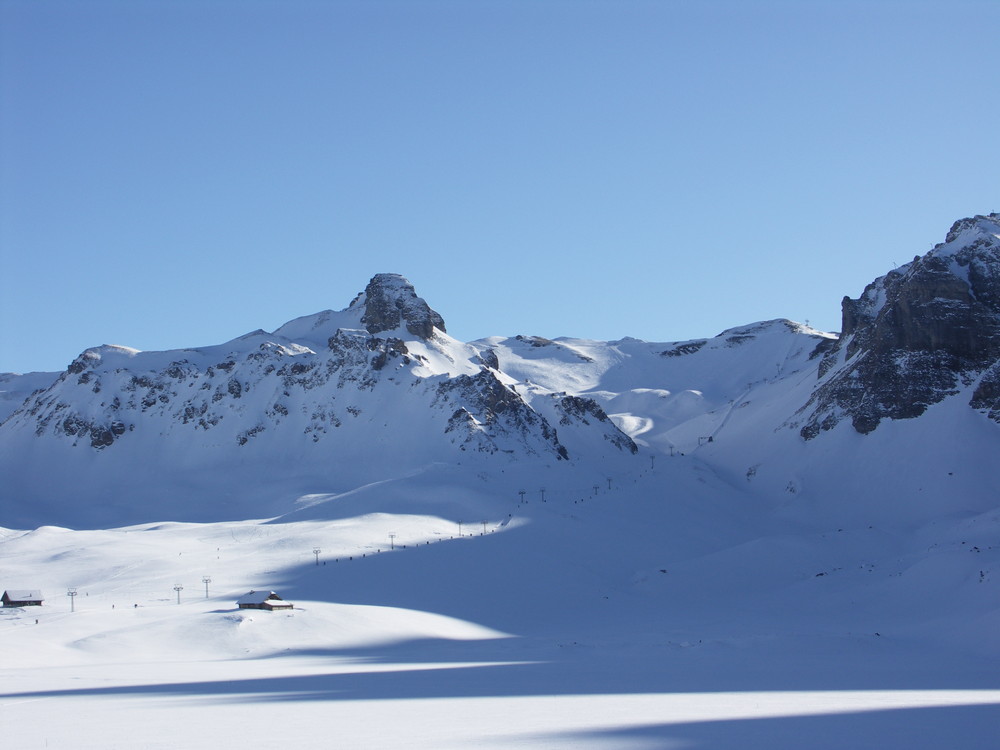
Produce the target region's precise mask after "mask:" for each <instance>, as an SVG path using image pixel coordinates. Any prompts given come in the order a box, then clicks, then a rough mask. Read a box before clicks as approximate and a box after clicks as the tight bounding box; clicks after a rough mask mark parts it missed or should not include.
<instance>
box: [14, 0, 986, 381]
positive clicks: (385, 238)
mask: <svg viewBox="0 0 1000 750" xmlns="http://www.w3.org/2000/svg"><path fill="white" fill-rule="evenodd" d="M998 21H1000V3H996V2H970V1H968V0H966V1H962V0H950V1H949V2H920V1H919V0H913V1H910V2H875V1H869V2H851V1H850V0H846V1H845V0H841V1H840V2H808V1H800V2H778V1H770V2H764V1H761V2H753V0H742V1H740V2H723V1H721V0H720V1H712V0H707V1H703V2H681V1H677V2H668V1H664V2H640V1H638V0H637V1H634V2H630V1H629V0H616V1H614V2H610V1H609V2H594V1H590V2H586V1H583V0H580V1H578V2H557V1H555V0H552V1H550V2H544V1H542V0H535V1H533V2H527V1H525V2H517V1H514V0H510V1H507V2H499V1H492V2H486V1H484V2H468V1H465V2H457V1H456V2H449V1H446V0H440V1H435V2H430V1H428V2H420V1H419V0H411V1H409V2H388V1H383V0H365V1H364V2H361V1H359V2H347V1H344V2H334V1H331V2H307V1H305V0H282V1H281V2H278V1H274V2H262V1H260V0H257V1H253V0H243V1H241V2H236V1H233V2H222V1H216V2H213V1H212V0H199V1H198V2H185V1H184V0H179V1H171V2H160V1H157V0H147V1H145V2H134V1H132V0H122V1H121V2H108V1H106V0H89V1H88V2H86V3H81V2H56V1H55V0H53V1H46V0H31V1H30V2H20V1H14V0H0V269H2V277H0V278H2V292H0V344H2V345H0V371H15V372H26V371H30V370H59V369H63V368H64V367H65V366H66V365H67V364H68V363H69V362H70V361H71V360H72V359H73V358H74V357H75V356H76V355H77V354H79V352H81V351H82V350H83V349H85V348H87V347H89V346H95V345H99V344H104V343H111V344H124V345H128V346H134V347H136V348H139V349H168V348H179V347H185V346H199V345H207V344H214V343H220V342H222V341H225V340H228V339H230V338H234V337H236V336H238V335H241V334H243V333H246V332H247V331H250V330H253V329H256V328H264V329H267V330H273V329H275V328H277V327H278V326H279V325H281V324H282V323H283V322H285V321H286V320H289V319H291V318H294V317H297V316H299V315H305V314H310V313H313V312H317V311H319V310H323V309H327V308H332V309H341V308H343V307H345V306H346V305H347V304H348V303H349V302H350V300H351V299H352V298H353V296H354V295H355V294H356V293H357V292H358V291H360V290H361V289H363V288H364V286H365V284H366V283H367V281H368V279H369V278H370V277H371V276H372V275H373V274H375V273H378V272H383V271H389V272H395V273H401V274H403V275H405V276H407V277H408V278H409V279H410V280H411V281H413V283H414V284H415V285H416V288H417V291H418V292H419V293H420V294H421V295H422V296H424V297H425V298H426V299H427V301H428V302H429V303H430V304H431V305H432V306H433V307H434V308H435V309H437V310H438V311H439V312H440V313H441V314H442V315H443V316H444V318H445V321H446V322H447V324H448V329H449V332H450V333H452V334H453V335H454V336H456V337H457V338H460V339H463V340H471V339H474V338H479V337H483V336H489V335H514V334H519V333H520V334H535V335H541V336H547V337H556V336H578V337H585V338H595V339H617V338H621V337H624V336H634V337H637V338H643V339H647V340H652V341H672V340H681V339H688V338H695V337H701V336H711V335H715V334H716V333H719V332H720V331H721V330H723V329H724V328H727V327H731V326H736V325H741V324H745V323H750V322H754V321H757V320H764V319H770V318H777V317H787V318H792V319H795V320H799V321H805V320H808V321H809V322H810V323H811V324H812V325H814V326H816V327H818V328H823V329H826V330H837V329H838V328H839V326H840V300H841V298H842V297H843V296H844V295H850V296H854V297H856V296H858V294H860V293H861V291H862V290H863V288H864V286H865V284H867V283H868V282H869V281H871V280H872V279H874V278H875V277H876V276H879V275H881V274H883V273H885V272H886V271H887V270H889V269H891V268H892V267H893V265H894V264H902V263H905V262H907V261H909V260H911V259H912V258H913V257H914V255H917V254H923V253H925V252H927V251H928V250H929V249H930V248H931V247H932V246H933V245H934V244H935V243H936V242H940V241H943V239H944V234H945V233H946V231H947V230H948V228H949V226H950V225H951V223H952V222H953V221H954V220H956V219H959V218H962V217H964V216H971V215H973V214H977V213H986V212H989V211H997V210H1000V194H998V193H1000V188H998V183H997V174H998V169H997V167H998V160H1000V150H998V149H997V142H998V137H997V134H998V132H1000V96H998V92H997V83H996V82H997V80H998V73H1000V70H998V63H997V61H996V55H995V53H994V50H993V43H992V41H991V39H992V37H991V34H992V32H993V31H994V30H995V29H996V28H997V25H998Z"/></svg>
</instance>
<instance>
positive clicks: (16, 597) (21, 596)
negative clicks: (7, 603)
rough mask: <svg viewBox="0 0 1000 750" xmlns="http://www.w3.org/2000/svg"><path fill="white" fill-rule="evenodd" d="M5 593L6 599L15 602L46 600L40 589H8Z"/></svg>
mask: <svg viewBox="0 0 1000 750" xmlns="http://www.w3.org/2000/svg"><path fill="white" fill-rule="evenodd" d="M3 593H4V597H6V598H7V599H10V600H11V601H15V602H34V601H39V602H40V601H41V600H42V599H43V598H44V597H43V596H42V592H41V591H39V590H38V589H7V590H6V591H5V592H3Z"/></svg>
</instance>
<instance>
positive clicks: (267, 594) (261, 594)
mask: <svg viewBox="0 0 1000 750" xmlns="http://www.w3.org/2000/svg"><path fill="white" fill-rule="evenodd" d="M269 599H273V600H275V601H279V602H280V601H283V599H282V598H281V597H280V596H278V595H277V594H275V593H274V592H273V591H249V592H247V593H246V594H244V595H243V596H241V597H240V598H239V599H237V600H236V603H237V604H263V603H264V602H266V601H268V600H269Z"/></svg>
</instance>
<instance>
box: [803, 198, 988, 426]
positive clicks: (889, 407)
mask: <svg viewBox="0 0 1000 750" xmlns="http://www.w3.org/2000/svg"><path fill="white" fill-rule="evenodd" d="M842 307H843V331H842V333H841V338H840V341H839V342H838V345H837V346H836V347H835V348H834V349H833V350H832V351H830V352H828V353H827V354H826V355H825V357H824V359H823V361H822V363H821V365H820V369H819V374H820V377H821V378H823V379H824V380H823V382H822V383H821V385H820V386H819V388H818V389H817V390H816V392H815V393H814V395H813V397H812V398H811V399H810V401H809V403H808V404H807V405H806V409H807V411H808V410H811V414H810V416H809V419H808V421H807V422H806V424H805V426H804V427H803V428H802V435H803V437H805V438H807V439H809V438H812V437H815V436H816V435H817V434H818V433H819V432H820V431H822V430H825V429H829V428H831V427H833V426H834V425H836V424H837V423H838V422H839V421H840V420H841V419H843V418H850V419H851V422H852V424H853V425H854V428H855V429H856V430H857V431H858V432H861V433H869V432H871V431H872V430H874V429H875V428H876V427H878V424H879V422H880V421H881V420H882V419H883V418H889V419H908V418H913V417H918V416H920V415H921V414H923V413H924V411H925V410H926V409H927V407H928V406H930V405H931V404H935V403H938V402H940V401H941V400H943V399H944V398H947V397H948V396H953V395H955V394H957V393H958V392H959V391H960V390H962V389H964V388H966V387H968V386H970V385H972V384H973V383H976V381H979V385H978V387H977V389H976V390H975V392H974V395H973V397H972V400H971V405H972V406H973V407H974V408H977V409H984V410H987V411H988V412H990V414H991V416H992V417H993V418H994V419H997V418H998V415H1000V401H998V396H1000V388H998V385H1000V373H998V367H997V362H998V359H1000V214H990V215H988V216H976V217H974V218H971V219H963V220H962V221H959V222H956V223H955V225H954V226H953V227H952V228H951V230H950V231H949V232H948V235H947V237H946V241H945V242H944V243H942V244H939V245H937V246H936V247H935V248H934V249H933V250H931V252H929V253H928V254H927V255H925V256H923V257H922V258H921V257H918V258H914V260H913V262H912V263H909V264H907V265H905V266H903V267H901V268H899V269H897V270H894V271H892V272H890V273H888V274H886V275H885V276H883V277H881V278H879V279H876V280H875V281H873V282H872V283H871V284H869V285H868V286H867V287H866V288H865V291H864V293H863V294H862V295H861V296H860V297H859V298H858V299H850V298H845V299H844V301H843V305H842Z"/></svg>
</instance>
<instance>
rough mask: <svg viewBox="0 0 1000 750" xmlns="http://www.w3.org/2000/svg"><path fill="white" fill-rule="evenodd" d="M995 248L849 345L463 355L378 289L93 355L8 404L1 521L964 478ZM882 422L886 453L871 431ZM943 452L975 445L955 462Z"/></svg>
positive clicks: (515, 341)
mask: <svg viewBox="0 0 1000 750" xmlns="http://www.w3.org/2000/svg"><path fill="white" fill-rule="evenodd" d="M998 236H1000V215H997V214H991V215H989V216H977V217H975V218H972V219H964V220H962V221H960V222H957V223H956V224H955V225H954V226H953V227H952V229H951V231H950V232H949V233H948V235H947V238H946V241H945V243H943V244H941V245H938V246H937V247H935V248H934V250H932V251H931V252H930V253H928V254H927V255H926V256H924V257H923V258H917V259H915V260H914V261H913V262H912V263H910V264H908V265H907V266H904V267H902V268H899V269H897V270H895V271H892V272H890V273H889V274H887V275H886V276H884V277H882V278H880V279H877V280H876V281H874V282H872V284H870V285H869V286H868V287H867V288H866V289H865V291H864V293H863V294H862V296H861V297H860V299H858V300H852V299H849V298H845V300H844V303H843V308H844V325H843V335H842V336H840V337H839V338H838V336H837V335H835V334H830V333H823V332H820V331H815V330H813V329H811V328H809V327H807V326H804V325H801V324H798V323H794V322H792V321H788V320H776V321H768V322H763V323H756V324H752V325H748V326H742V327H738V328H732V329H729V330H727V331H724V332H722V333H721V334H719V335H718V336H716V337H714V338H711V339H698V340H692V341H684V342H673V343H649V342H644V341H639V340H636V339H628V338H626V339H623V340H621V341H614V342H602V341H589V340H581V339H569V338H562V339H556V340H548V339H543V338H540V337H535V336H516V337H513V338H500V337H495V338H488V339H483V340H480V341H474V342H469V343H465V342H460V341H457V340H455V339H453V338H452V337H450V336H449V335H448V334H447V332H446V327H445V322H444V320H443V319H442V317H441V316H440V315H439V314H438V313H437V312H435V311H434V310H433V309H432V308H431V307H430V306H429V305H428V304H427V303H426V302H425V301H424V300H423V299H422V298H421V297H419V296H418V295H417V293H416V291H415V290H414V289H413V287H412V285H411V284H410V283H409V282H408V281H407V280H406V279H405V278H403V277H402V276H398V275H395V274H379V275H377V276H375V277H374V278H373V279H372V280H371V281H370V282H369V284H368V285H367V287H366V288H365V290H364V291H363V292H361V293H360V294H359V295H358V296H357V297H356V298H355V299H354V300H353V301H352V302H351V303H350V305H348V307H346V308H345V309H343V310H341V311H339V312H334V311H331V310H327V311H323V312H320V313H317V314H315V315H311V316H306V317H303V318H299V319H296V320H293V321H290V322H289V323H286V324H285V325H283V326H281V327H280V328H278V329H277V330H275V331H273V332H271V333H267V332H264V331H260V330H258V331H254V332H252V333H249V334H246V335H244V336H241V337H239V338H237V339H234V340H232V341H229V342H226V343H224V344H220V345H218V346H213V347H203V348H197V349H185V350H177V351H167V352H140V351H136V350H134V349H129V348H126V347H122V346H108V345H106V346H100V347H95V348H93V349H88V350H87V351H85V352H83V353H82V354H81V355H80V356H79V357H78V358H76V359H75V360H74V361H73V362H72V363H71V364H70V365H69V367H68V368H67V370H66V371H65V372H63V373H61V374H58V375H57V376H53V375H46V374H36V375H33V376H32V377H31V379H28V376H22V377H21V378H19V377H16V376H4V378H5V379H4V381H3V382H4V384H5V387H6V390H5V396H6V397H8V399H10V397H13V398H15V399H16V398H18V397H20V396H22V395H26V394H29V393H30V395H27V397H26V398H25V400H24V401H23V403H22V404H21V405H20V406H19V408H16V409H15V410H14V411H13V412H12V413H11V414H10V415H9V416H8V417H7V419H6V420H5V421H4V422H3V423H2V425H0V471H2V474H3V476H4V482H3V486H2V489H0V492H2V493H3V496H2V498H0V499H2V503H3V507H4V509H5V518H4V519H2V520H3V523H5V524H6V525H8V526H16V525H20V526H27V525H37V524H40V523H58V524H63V525H83V526H95V525H96V526H101V525H105V526H106V525H113V524H116V523H129V522H141V521H152V520H162V519H165V518H170V519H178V520H223V519H234V518H251V517H273V516H279V515H285V514H289V513H295V512H298V513H300V514H301V512H302V509H303V508H304V507H312V506H313V505H314V504H315V503H314V499H315V498H317V497H325V498H331V497H340V496H344V495H345V494H346V493H353V492H355V491H357V489H358V488H362V487H366V486H369V485H372V484H373V483H377V482H384V481H387V480H392V481H398V480H402V479H405V478H407V477H409V478H413V477H418V476H421V475H425V474H427V473H428V472H431V473H433V474H434V476H435V477H438V478H439V479H440V478H443V477H450V478H451V479H448V480H444V479H442V481H456V482H458V483H459V484H462V483H463V482H465V479H462V480H461V481H459V480H457V479H455V478H456V477H458V476H462V477H473V478H476V477H478V478H479V480H478V481H482V482H486V481H487V480H486V479H485V477H491V479H490V480H489V481H500V482H501V484H504V483H506V484H509V485H510V487H507V488H506V489H505V490H504V492H510V491H513V489H512V488H513V487H514V486H516V483H517V482H518V481H521V477H523V476H525V472H526V471H527V468H526V467H534V468H532V470H531V471H533V472H534V471H536V470H537V471H538V472H542V473H543V474H545V473H548V474H549V475H550V476H551V477H552V479H551V481H552V482H554V483H555V482H566V481H575V482H577V483H579V484H581V486H584V487H589V486H590V484H591V483H592V482H594V481H597V482H600V481H603V478H604V477H606V476H609V475H612V474H616V475H617V474H622V472H625V473H628V472H629V471H632V470H634V467H637V466H644V465H646V464H648V463H650V462H652V461H655V460H656V457H657V456H663V457H670V456H680V455H697V457H698V459H699V461H701V462H702V464H703V465H704V466H705V467H706V470H709V471H711V472H712V473H713V474H714V475H716V476H718V477H723V478H725V479H726V481H730V482H733V483H736V484H737V485H738V486H740V487H741V488H742V490H743V491H746V492H748V493H749V494H750V495H759V496H762V497H771V498H773V497H774V496H776V495H777V496H779V497H784V496H786V495H800V494H801V493H805V494H806V495H808V492H809V490H810V488H811V487H813V486H817V485H818V486H823V487H829V483H830V482H840V483H841V484H842V485H843V486H844V488H845V490H847V489H848V488H850V491H851V492H855V491H858V490H859V487H857V486H856V485H863V486H864V487H868V488H870V489H871V488H874V487H876V485H878V482H874V480H873V479H872V473H871V472H869V473H861V474H858V473H857V472H846V473H845V472H844V466H845V465H846V464H847V463H849V462H851V461H857V460H858V459H857V455H856V454H858V453H860V454H863V455H864V456H865V458H864V461H865V462H867V463H870V464H872V465H873V466H874V467H876V468H874V469H873V471H874V473H875V474H878V469H877V467H878V466H881V465H884V466H891V465H894V464H896V463H897V462H898V460H900V456H899V455H897V454H900V453H901V452H902V451H903V450H904V449H903V448H902V446H904V445H905V446H906V448H905V450H907V451H914V450H917V451H919V450H931V446H932V445H933V446H935V447H934V448H933V450H935V451H938V452H939V453H940V454H942V455H947V461H946V462H949V461H950V462H951V463H949V466H951V465H958V464H961V463H962V462H963V461H967V460H970V459H972V458H973V457H977V458H978V457H980V456H985V455H988V454H989V452H990V451H992V450H994V449H995V447H996V446H997V441H998V440H1000V431H998V430H1000V428H998V427H997V425H996V424H995V421H996V420H997V414H998V413H1000V396H998V393H1000V385H998V383H1000V374H998V373H1000V364H998V356H1000V335H998V334H1000V239H998ZM22 380H23V382H22ZM49 380H51V381H52V382H48V381H49ZM36 389H37V390H36ZM8 403H11V400H8ZM970 406H971V407H972V408H971V409H970V408H969V407H970ZM932 407H936V410H935V409H934V408H932ZM914 417H921V419H919V420H911V419H910V418H914ZM886 420H888V421H889V422H891V423H892V424H893V425H894V427H893V428H892V430H891V432H892V437H891V439H890V438H889V437H888V436H889V432H888V431H886V429H887V428H882V429H879V430H876V428H877V427H879V425H880V422H885V421H886ZM900 420H904V421H903V422H900ZM845 430H847V432H845ZM900 430H901V432H900ZM942 430H950V431H952V432H954V433H955V435H956V440H953V441H949V442H948V443H947V444H946V445H941V444H940V443H939V442H938V440H939V437H940V435H941V434H942ZM897 433H898V434H897ZM862 436H865V440H866V442H858V441H859V440H860V439H861V437H862ZM939 469H940V466H939V462H938V461H934V462H926V461H924V462H919V463H918V465H917V466H916V467H914V470H913V471H910V472H908V473H907V475H906V478H905V479H903V480H902V482H903V485H905V486H906V488H907V489H908V490H912V491H913V492H914V493H917V492H925V491H927V489H929V488H935V490H934V491H935V492H937V490H941V491H942V492H943V491H945V490H946V488H945V487H944V486H941V487H939V485H940V484H941V482H942V480H941V477H940V476H939V475H945V474H946V475H947V476H949V477H954V476H955V472H954V471H952V472H951V473H950V474H947V473H946V472H945V473H943V472H941V471H940V470H939ZM932 475H933V476H932ZM532 476H535V474H532ZM567 478H569V479H567ZM948 481H949V482H951V480H948ZM955 483H956V482H951V484H952V485H954V484H955ZM473 484H475V481H473ZM993 484H994V483H993V482H992V480H989V479H986V480H983V479H982V478H981V477H976V478H975V479H972V480H967V481H966V484H965V485H964V486H963V490H964V491H965V492H966V495H965V500H963V502H967V503H971V504H972V505H973V506H976V507H979V505H981V504H982V503H983V502H985V500H983V496H984V493H989V492H992V491H993V489H994V488H993ZM491 486H492V485H491ZM494 489H495V487H494ZM872 491H873V492H876V493H878V492H880V491H879V490H877V489H873V490H872ZM936 496H937V495H936ZM310 498H311V499H310ZM888 504H889V505H891V503H888ZM940 504H941V502H937V505H940ZM935 507H936V506H935ZM312 512H313V513H320V514H321V513H328V514H334V515H335V514H337V513H339V512H341V511H340V510H337V509H336V508H335V506H332V505H328V504H327V505H326V506H325V507H324V509H323V510H314V511H312Z"/></svg>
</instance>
